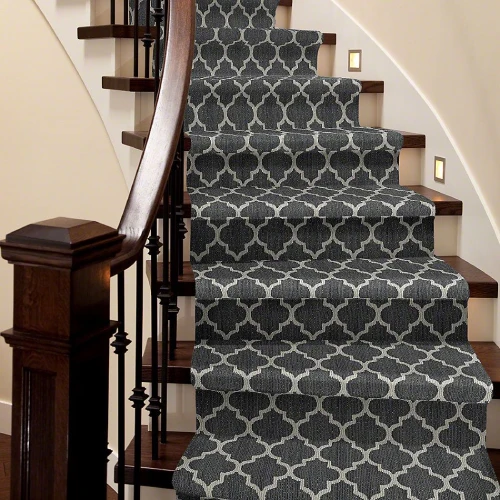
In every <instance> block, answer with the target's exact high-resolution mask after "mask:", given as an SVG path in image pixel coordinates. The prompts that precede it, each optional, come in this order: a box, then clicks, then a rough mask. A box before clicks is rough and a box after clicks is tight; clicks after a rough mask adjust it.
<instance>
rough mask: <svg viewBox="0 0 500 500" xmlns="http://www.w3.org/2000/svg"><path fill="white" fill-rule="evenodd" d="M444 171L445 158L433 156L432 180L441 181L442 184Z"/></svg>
mask: <svg viewBox="0 0 500 500" xmlns="http://www.w3.org/2000/svg"><path fill="white" fill-rule="evenodd" d="M445 173H446V158H441V157H440V156H435V157H434V180H435V181H436V182H441V183H443V184H444V178H445Z"/></svg>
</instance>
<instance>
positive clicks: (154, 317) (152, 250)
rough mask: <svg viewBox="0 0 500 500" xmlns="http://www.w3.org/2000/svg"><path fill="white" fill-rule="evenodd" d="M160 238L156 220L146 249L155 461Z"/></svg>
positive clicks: (158, 408) (155, 456)
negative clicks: (147, 256) (148, 266)
mask: <svg viewBox="0 0 500 500" xmlns="http://www.w3.org/2000/svg"><path fill="white" fill-rule="evenodd" d="M161 246H162V245H161V242H160V237H159V236H158V222H157V221H156V220H155V221H154V223H153V226H152V227H151V235H150V237H149V241H148V244H147V245H146V248H147V249H148V250H149V255H151V397H150V398H149V405H148V407H147V408H146V410H148V411H149V416H150V417H151V434H152V439H153V442H152V446H151V450H152V452H151V455H152V459H153V460H158V430H159V428H158V423H159V417H160V412H161V406H160V403H161V401H160V398H159V397H158V297H157V288H158V287H157V281H158V267H157V266H158V255H159V253H160V248H161Z"/></svg>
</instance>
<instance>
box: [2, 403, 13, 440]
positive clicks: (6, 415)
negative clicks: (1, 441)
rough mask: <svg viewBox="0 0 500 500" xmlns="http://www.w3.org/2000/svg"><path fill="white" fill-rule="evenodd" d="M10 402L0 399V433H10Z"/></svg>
mask: <svg viewBox="0 0 500 500" xmlns="http://www.w3.org/2000/svg"><path fill="white" fill-rule="evenodd" d="M11 429H12V403H6V402H5V401H0V434H7V435H8V436H10V435H11Z"/></svg>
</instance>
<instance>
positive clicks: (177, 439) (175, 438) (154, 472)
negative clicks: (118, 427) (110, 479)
mask: <svg viewBox="0 0 500 500" xmlns="http://www.w3.org/2000/svg"><path fill="white" fill-rule="evenodd" d="M193 436H194V433H191V432H169V433H168V434H167V443H166V444H162V443H160V444H159V458H158V460H151V443H152V438H153V435H152V433H151V432H149V431H148V429H147V427H146V426H143V427H142V432H141V438H142V446H141V465H142V467H141V485H142V486H149V487H151V488H167V489H172V476H173V473H174V471H175V468H176V467H177V464H178V463H179V461H180V459H181V457H182V455H183V453H184V450H185V449H186V448H187V447H188V445H189V443H190V441H191V439H192V438H193ZM488 454H489V456H490V460H491V462H492V464H493V467H494V469H495V473H496V475H497V476H498V477H500V450H488ZM133 464H134V440H132V441H131V442H130V444H129V446H128V447H127V449H126V451H125V484H133V481H134V466H133ZM116 475H117V469H116V467H115V480H116V479H117V477H116Z"/></svg>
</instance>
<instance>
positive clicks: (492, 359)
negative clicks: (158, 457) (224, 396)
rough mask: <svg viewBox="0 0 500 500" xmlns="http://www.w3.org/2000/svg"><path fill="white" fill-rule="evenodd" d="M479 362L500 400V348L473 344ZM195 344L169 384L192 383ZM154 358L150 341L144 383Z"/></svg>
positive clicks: (171, 371)
mask: <svg viewBox="0 0 500 500" xmlns="http://www.w3.org/2000/svg"><path fill="white" fill-rule="evenodd" d="M471 345H472V348H473V349H474V351H475V353H476V354H477V357H478V358H479V361H481V363H482V365H483V366H484V369H485V370H486V373H488V375H489V377H490V378H491V380H492V382H493V398H494V399H500V347H498V346H497V345H496V344H495V342H471ZM193 349H194V342H178V343H177V350H176V359H175V360H170V361H169V362H168V375H167V377H168V378H167V380H168V383H169V384H190V383H191V374H190V368H191V358H192V355H193ZM162 351H163V343H162V342H158V380H161V367H162ZM151 376H152V356H151V339H148V341H147V344H146V348H145V350H144V354H143V356H142V381H143V382H144V383H146V382H151Z"/></svg>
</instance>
